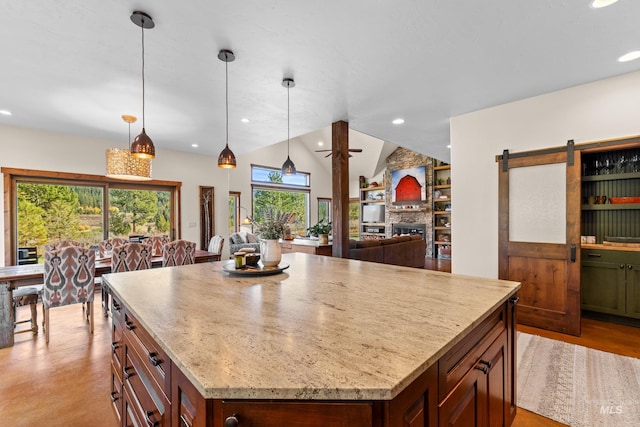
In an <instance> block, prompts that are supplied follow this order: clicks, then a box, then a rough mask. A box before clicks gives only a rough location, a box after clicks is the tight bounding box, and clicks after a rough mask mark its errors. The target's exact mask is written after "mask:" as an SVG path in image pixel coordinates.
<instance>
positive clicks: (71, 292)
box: [42, 246, 96, 308]
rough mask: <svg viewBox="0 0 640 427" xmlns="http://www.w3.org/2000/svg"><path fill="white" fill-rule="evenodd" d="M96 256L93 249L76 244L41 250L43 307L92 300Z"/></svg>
mask: <svg viewBox="0 0 640 427" xmlns="http://www.w3.org/2000/svg"><path fill="white" fill-rule="evenodd" d="M95 256H96V254H95V252H94V251H93V250H91V249H89V248H81V247H78V246H64V247H61V248H60V249H53V250H48V251H45V252H44V289H43V294H42V303H43V305H44V307H45V308H50V307H59V306H63V305H69V304H76V303H84V302H90V301H93V279H94V277H95V262H96V259H95Z"/></svg>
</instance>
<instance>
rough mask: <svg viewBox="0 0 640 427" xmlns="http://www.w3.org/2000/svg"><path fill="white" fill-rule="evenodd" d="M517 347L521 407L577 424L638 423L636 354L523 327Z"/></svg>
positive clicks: (639, 362) (639, 383) (639, 394)
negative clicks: (597, 347) (595, 347)
mask: <svg viewBox="0 0 640 427" xmlns="http://www.w3.org/2000/svg"><path fill="white" fill-rule="evenodd" d="M639 345H640V343H639ZM517 353H518V361H517V362H518V376H517V380H518V406H519V407H521V408H524V409H526V410H528V411H531V412H534V413H536V414H539V415H542V416H544V417H547V418H551V419H553V420H555V421H558V422H561V423H563V424H567V425H570V426H576V427H582V426H585V427H586V426H606V427H608V426H612V427H619V426H640V359H635V358H632V357H625V356H618V355H615V354H612V353H606V352H603V351H599V350H593V349H590V348H586V347H582V346H578V345H574V344H568V343H565V342H562V341H556V340H552V339H548V338H543V337H539V336H535V335H529V334H525V333H521V332H519V333H518V351H517Z"/></svg>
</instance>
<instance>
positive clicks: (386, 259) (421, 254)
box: [349, 235, 427, 268]
mask: <svg viewBox="0 0 640 427" xmlns="http://www.w3.org/2000/svg"><path fill="white" fill-rule="evenodd" d="M426 252H427V244H426V242H425V241H424V240H423V239H422V236H420V235H413V236H398V237H390V238H387V239H378V240H350V241H349V258H351V259H357V260H361V261H372V262H380V263H384V264H393V265H403V266H406V267H417V268H424V258H425V256H426Z"/></svg>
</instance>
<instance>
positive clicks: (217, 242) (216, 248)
mask: <svg viewBox="0 0 640 427" xmlns="http://www.w3.org/2000/svg"><path fill="white" fill-rule="evenodd" d="M222 245H224V238H223V237H222V236H220V235H218V234H216V235H215V236H213V237H212V238H211V240H210V241H209V247H208V248H207V250H208V251H209V252H211V253H214V254H219V253H221V252H222Z"/></svg>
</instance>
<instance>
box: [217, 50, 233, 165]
mask: <svg viewBox="0 0 640 427" xmlns="http://www.w3.org/2000/svg"><path fill="white" fill-rule="evenodd" d="M218 59H219V60H221V61H224V75H225V102H224V103H225V107H226V112H227V114H226V135H227V136H226V144H225V146H224V150H222V152H221V153H220V155H219V156H218V167H219V168H223V169H233V168H235V167H236V156H235V155H234V154H233V151H231V149H230V148H229V62H233V61H234V60H235V59H236V57H235V55H234V54H233V52H231V51H230V50H226V49H222V50H221V51H220V52H218Z"/></svg>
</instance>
